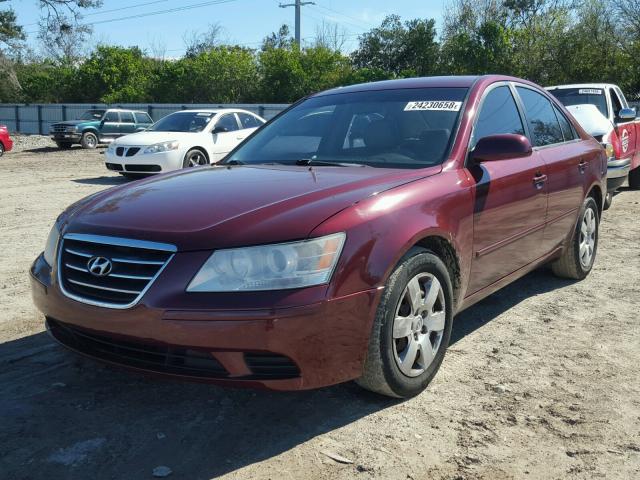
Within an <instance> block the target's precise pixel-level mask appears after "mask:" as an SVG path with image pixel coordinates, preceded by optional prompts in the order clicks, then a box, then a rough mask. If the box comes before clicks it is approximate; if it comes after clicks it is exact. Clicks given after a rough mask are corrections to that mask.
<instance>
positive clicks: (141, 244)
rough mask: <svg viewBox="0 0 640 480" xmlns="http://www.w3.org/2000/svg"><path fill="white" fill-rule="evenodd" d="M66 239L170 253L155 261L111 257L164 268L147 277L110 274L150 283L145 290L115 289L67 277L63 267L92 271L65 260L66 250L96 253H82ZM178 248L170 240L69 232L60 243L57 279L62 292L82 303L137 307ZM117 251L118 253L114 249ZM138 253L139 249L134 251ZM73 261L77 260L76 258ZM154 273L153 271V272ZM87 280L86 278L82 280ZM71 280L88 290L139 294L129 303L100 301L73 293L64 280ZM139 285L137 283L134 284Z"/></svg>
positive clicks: (67, 251) (107, 306)
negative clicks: (162, 241) (149, 239)
mask: <svg viewBox="0 0 640 480" xmlns="http://www.w3.org/2000/svg"><path fill="white" fill-rule="evenodd" d="M66 240H70V241H76V242H87V243H95V244H97V245H100V246H101V247H103V248H104V247H106V248H108V247H124V248H132V249H139V250H149V251H151V252H154V253H156V254H165V255H167V258H166V260H165V261H151V260H137V259H134V258H132V259H126V258H111V259H110V260H111V261H112V262H117V263H123V264H130V265H141V266H145V265H146V266H152V265H155V266H159V267H160V268H158V270H157V271H156V273H155V274H154V275H153V276H147V275H126V274H124V273H111V274H109V275H108V277H110V278H116V279H123V280H131V281H140V282H146V285H145V286H144V288H142V290H129V289H126V288H122V289H121V288H114V287H113V286H105V285H96V284H91V283H86V282H82V281H79V280H74V279H72V278H63V269H64V268H69V269H71V270H73V271H78V272H82V273H86V274H90V272H89V271H88V269H86V268H82V267H79V266H77V265H72V264H69V263H67V262H64V264H63V262H62V257H63V252H66V253H69V254H71V255H76V256H79V257H82V258H91V257H93V256H95V255H94V254H91V253H87V252H82V251H80V250H78V249H75V248H66V247H65V246H64V243H65V241H66ZM176 251H177V248H176V247H175V246H174V245H171V244H168V243H156V242H150V241H146V240H133V239H126V238H120V237H108V236H102V235H88V234H76V233H69V234H66V235H64V236H63V238H62V240H61V241H60V243H59V245H58V250H57V255H58V258H57V261H56V265H57V270H58V272H57V280H58V285H59V287H60V290H61V291H62V293H63V294H64V295H65V296H66V297H68V298H71V299H73V300H76V301H78V302H81V303H85V304H88V305H94V306H98V307H104V308H112V309H120V310H122V309H127V308H131V307H133V306H135V305H136V304H137V303H138V302H139V301H140V299H141V298H142V297H143V296H144V294H145V293H146V292H147V290H149V288H151V285H153V283H154V282H155V280H156V279H157V278H158V277H159V276H160V274H161V273H162V272H163V271H164V269H165V268H166V266H167V265H168V264H169V262H171V259H172V258H173V257H174V256H175V252H176ZM114 253H115V252H114ZM132 253H133V254H134V255H135V252H132ZM72 261H73V260H72ZM151 273H152V272H149V275H150V274H151ZM82 280H84V279H82ZM65 281H66V282H69V283H70V284H75V285H78V286H80V287H83V288H88V289H95V290H98V291H99V290H102V291H105V292H113V293H122V294H127V295H135V298H134V299H133V300H131V301H130V302H128V303H117V302H116V301H115V300H114V301H108V300H98V299H94V298H87V297H85V296H82V295H80V294H78V293H73V292H70V291H69V290H68V289H65V286H64V282H65ZM67 286H69V285H67ZM134 288H135V286H134ZM87 295H88V296H90V294H87Z"/></svg>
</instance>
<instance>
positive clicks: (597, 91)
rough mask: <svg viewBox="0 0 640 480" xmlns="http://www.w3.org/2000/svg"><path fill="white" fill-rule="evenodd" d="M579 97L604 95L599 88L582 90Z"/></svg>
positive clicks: (579, 91)
mask: <svg viewBox="0 0 640 480" xmlns="http://www.w3.org/2000/svg"><path fill="white" fill-rule="evenodd" d="M578 94H579V95H602V90H600V89H598V88H581V89H580V90H578Z"/></svg>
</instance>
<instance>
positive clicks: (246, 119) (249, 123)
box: [238, 112, 262, 128]
mask: <svg viewBox="0 0 640 480" xmlns="http://www.w3.org/2000/svg"><path fill="white" fill-rule="evenodd" d="M238 118H239V119H240V123H241V124H242V128H258V127H259V126H261V125H262V122H260V120H258V119H257V118H256V117H254V116H253V115H249V114H248V113H242V112H238Z"/></svg>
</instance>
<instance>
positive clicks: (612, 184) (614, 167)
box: [607, 158, 631, 192]
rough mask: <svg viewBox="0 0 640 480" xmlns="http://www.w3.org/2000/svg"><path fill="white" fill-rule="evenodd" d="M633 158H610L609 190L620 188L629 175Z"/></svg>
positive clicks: (608, 169)
mask: <svg viewBox="0 0 640 480" xmlns="http://www.w3.org/2000/svg"><path fill="white" fill-rule="evenodd" d="M630 169H631V158H621V159H616V158H610V159H609V161H608V162H607V191H609V192H613V191H615V190H616V189H617V188H620V187H621V186H622V185H623V184H624V182H625V181H626V179H627V175H629V170H630Z"/></svg>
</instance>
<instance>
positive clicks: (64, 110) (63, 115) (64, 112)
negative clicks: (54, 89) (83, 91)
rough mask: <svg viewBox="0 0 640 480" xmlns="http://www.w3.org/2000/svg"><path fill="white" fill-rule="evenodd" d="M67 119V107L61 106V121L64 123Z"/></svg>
mask: <svg viewBox="0 0 640 480" xmlns="http://www.w3.org/2000/svg"><path fill="white" fill-rule="evenodd" d="M66 119H67V106H66V105H62V121H63V122H64V121H65V120H66Z"/></svg>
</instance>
